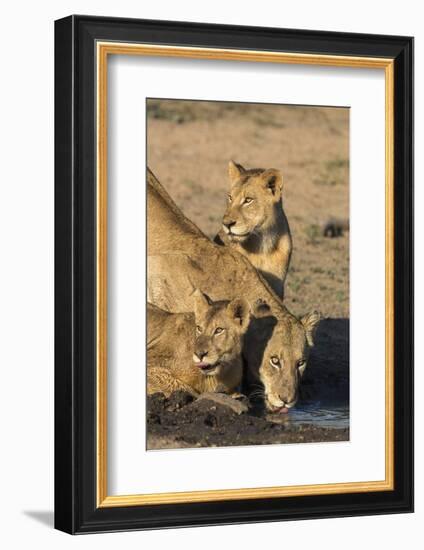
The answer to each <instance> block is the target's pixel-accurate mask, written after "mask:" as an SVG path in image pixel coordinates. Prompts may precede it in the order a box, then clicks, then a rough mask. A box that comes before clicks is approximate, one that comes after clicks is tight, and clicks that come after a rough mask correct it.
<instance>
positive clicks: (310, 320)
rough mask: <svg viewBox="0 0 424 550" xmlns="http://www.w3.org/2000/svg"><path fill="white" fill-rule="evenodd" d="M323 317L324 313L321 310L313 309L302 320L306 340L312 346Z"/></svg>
mask: <svg viewBox="0 0 424 550" xmlns="http://www.w3.org/2000/svg"><path fill="white" fill-rule="evenodd" d="M321 319H322V315H321V313H320V312H319V311H311V312H310V313H307V314H306V315H304V316H303V317H302V318H301V320H300V322H301V323H302V325H303V328H304V329H305V334H306V340H307V341H308V344H309V345H310V346H313V345H314V336H315V332H316V329H317V326H318V323H319V322H320V320H321Z"/></svg>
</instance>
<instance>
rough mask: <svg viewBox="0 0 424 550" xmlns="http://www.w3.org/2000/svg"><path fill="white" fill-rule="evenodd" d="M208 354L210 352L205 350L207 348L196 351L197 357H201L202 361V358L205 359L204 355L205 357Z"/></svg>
mask: <svg viewBox="0 0 424 550" xmlns="http://www.w3.org/2000/svg"><path fill="white" fill-rule="evenodd" d="M207 354H208V352H207V351H205V350H201V351H196V355H197V357H198V358H199V359H200V361H201V360H202V359H203V357H205V356H206V355H207Z"/></svg>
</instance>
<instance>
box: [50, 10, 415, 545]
mask: <svg viewBox="0 0 424 550" xmlns="http://www.w3.org/2000/svg"><path fill="white" fill-rule="evenodd" d="M98 40H107V41H123V42H148V43H152V44H168V45H180V46H181V45H187V46H202V47H219V48H229V49H231V48H237V49H254V50H266V51H284V52H303V53H314V54H315V53H319V54H330V55H336V56H339V55H340V56H346V55H347V56H361V57H387V58H392V59H394V63H395V81H394V90H395V95H394V145H395V150H394V158H395V161H394V204H395V215H394V240H395V242H394V263H395V265H394V280H395V296H394V311H395V316H394V317H395V327H394V336H395V338H394V391H395V403H398V404H399V403H401V406H397V407H396V408H395V413H394V414H395V420H394V422H395V430H394V479H395V487H394V490H393V491H376V492H362V493H347V494H332V495H315V496H295V497H283V498H268V499H249V500H231V501H221V502H199V503H184V504H164V505H147V506H123V507H109V508H98V507H97V504H96V421H95V420H96V369H95V365H96V344H95V342H96V338H95V336H96V307H95V306H96V261H95V257H96V186H95V182H96V145H95V131H96V104H95V93H94V90H95V86H96V71H95V55H96V49H95V44H96V41H98ZM411 511H413V39H412V38H410V37H403V36H378V35H369V34H348V33H336V32H321V31H320V32H318V31H309V30H292V29H277V28H259V27H241V26H227V25H209V24H200V23H176V22H169V21H148V20H133V19H120V18H119V19H118V18H109V17H89V16H79V15H73V16H70V17H66V18H64V19H60V20H58V21H56V22H55V527H56V528H57V529H60V530H62V531H65V532H68V533H72V534H75V533H93V532H103V531H121V530H129V529H155V528H166V527H181V526H199V525H216V524H232V523H250V522H265V521H280V520H290V519H292V520H294V519H307V518H326V517H336V516H359V515H370V514H388V513H399V512H411Z"/></svg>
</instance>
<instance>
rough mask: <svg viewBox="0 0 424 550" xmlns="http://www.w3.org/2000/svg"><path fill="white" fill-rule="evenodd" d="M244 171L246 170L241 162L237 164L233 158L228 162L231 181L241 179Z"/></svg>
mask: <svg viewBox="0 0 424 550" xmlns="http://www.w3.org/2000/svg"><path fill="white" fill-rule="evenodd" d="M244 172H246V170H245V169H244V168H243V166H242V165H241V164H237V163H236V162H234V161H233V160H230V162H229V163H228V175H229V176H230V180H231V181H234V180H237V179H239V177H240V176H241V175H242V174H243V173H244Z"/></svg>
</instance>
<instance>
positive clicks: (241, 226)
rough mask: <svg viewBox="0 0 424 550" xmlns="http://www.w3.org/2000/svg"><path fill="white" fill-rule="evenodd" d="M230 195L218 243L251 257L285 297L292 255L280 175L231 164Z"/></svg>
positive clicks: (272, 286)
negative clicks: (285, 283)
mask: <svg viewBox="0 0 424 550" xmlns="http://www.w3.org/2000/svg"><path fill="white" fill-rule="evenodd" d="M228 174H229V178H230V185H231V189H230V193H229V194H228V203H227V209H226V211H225V214H224V217H223V219H222V228H221V231H220V232H219V233H218V235H217V236H216V237H215V242H216V243H217V244H221V245H222V244H225V245H228V246H231V247H233V248H234V249H235V250H237V252H240V254H243V255H244V256H246V258H248V260H249V261H250V263H251V264H252V265H253V266H255V267H256V269H258V270H259V271H260V272H261V274H262V275H263V276H264V277H265V279H266V280H267V281H268V283H269V285H270V286H271V288H272V289H273V290H274V291H275V292H276V293H277V294H278V296H281V298H284V282H285V279H286V275H287V271H288V268H289V263H290V257H291V253H292V238H291V234H290V228H289V224H288V221H287V218H286V215H285V213H284V210H283V203H282V195H281V192H282V189H283V178H282V175H281V172H279V171H278V170H274V169H273V168H271V169H269V170H263V169H262V168H253V169H250V170H246V169H245V168H243V166H242V165H241V164H236V163H235V162H233V161H230V163H229V165H228Z"/></svg>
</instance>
